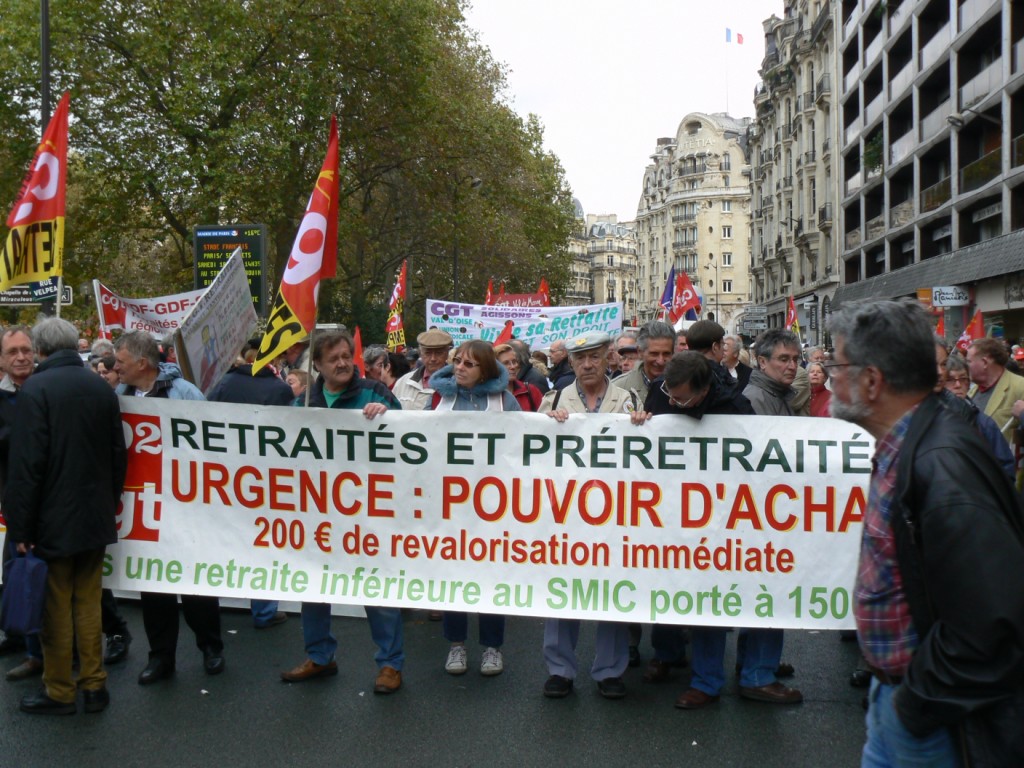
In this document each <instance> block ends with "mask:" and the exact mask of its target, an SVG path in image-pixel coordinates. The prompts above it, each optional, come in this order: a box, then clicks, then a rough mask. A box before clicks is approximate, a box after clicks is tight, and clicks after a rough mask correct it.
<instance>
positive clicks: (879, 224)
mask: <svg viewBox="0 0 1024 768" xmlns="http://www.w3.org/2000/svg"><path fill="white" fill-rule="evenodd" d="M865 229H866V230H867V232H866V235H865V237H864V242H869V241H871V240H874V239H875V238H877V237H881V236H882V235H884V234H885V214H884V213H882V214H879V215H878V216H875V218H873V219H869V220H868V223H867V225H866V227H865Z"/></svg>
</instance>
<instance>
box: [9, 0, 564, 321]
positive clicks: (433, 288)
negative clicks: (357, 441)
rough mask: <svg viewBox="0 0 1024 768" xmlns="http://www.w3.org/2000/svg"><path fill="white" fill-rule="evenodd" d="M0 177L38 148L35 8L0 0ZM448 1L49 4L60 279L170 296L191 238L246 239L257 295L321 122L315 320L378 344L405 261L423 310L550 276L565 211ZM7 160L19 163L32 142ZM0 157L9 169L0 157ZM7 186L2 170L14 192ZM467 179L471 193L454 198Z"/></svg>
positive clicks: (558, 282) (413, 311)
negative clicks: (333, 191)
mask: <svg viewBox="0 0 1024 768" xmlns="http://www.w3.org/2000/svg"><path fill="white" fill-rule="evenodd" d="M5 5H6V6H8V7H9V9H10V13H9V14H6V13H5V19H4V25H3V26H2V28H0V50H3V51H4V53H3V54H0V56H2V57H3V58H2V59H0V63H2V64H8V63H9V64H11V67H10V68H7V67H5V68H4V71H5V73H8V72H9V73H11V77H8V78H7V79H6V80H5V81H4V83H0V103H3V104H4V107H2V109H4V110H5V111H4V112H3V113H0V117H8V118H9V119H6V120H3V122H0V135H2V140H0V147H4V149H2V150H0V173H3V174H4V176H5V178H4V186H3V187H0V190H2V191H5V192H6V191H7V190H9V189H10V188H11V187H12V186H13V187H16V183H14V184H13V185H12V184H11V183H10V182H9V180H8V179H7V178H6V177H7V175H9V173H10V171H11V170H12V169H11V167H10V166H9V165H7V164H10V165H13V164H14V163H15V162H16V158H12V159H10V160H9V159H8V157H7V155H8V154H11V153H13V152H16V151H22V149H23V147H21V146H17V147H16V146H15V144H16V141H17V140H18V138H19V137H21V141H22V143H24V137H25V136H29V135H31V134H32V133H33V131H34V130H35V131H37V130H38V128H37V125H36V126H33V125H32V114H31V111H30V109H29V108H27V107H26V105H34V104H37V103H38V100H37V97H36V93H37V86H36V85H35V84H34V82H33V79H34V78H35V77H36V75H35V69H34V67H33V66H31V64H30V63H31V62H34V61H36V60H37V59H38V54H37V53H36V52H34V51H33V47H34V46H37V45H38V33H37V25H38V17H37V12H38V11H37V8H38V6H37V4H36V2H35V1H34V0H6V3H5ZM463 8H464V2H462V0H176V2H173V3H167V2H163V0H135V1H134V2H131V3H122V2H112V1H110V0H107V1H104V2H96V0H51V25H52V41H53V42H52V55H53V72H54V80H55V83H54V88H53V90H54V92H55V93H59V92H60V91H62V90H64V89H70V90H71V92H72V101H71V112H72V125H71V137H70V151H71V153H72V157H73V165H72V168H71V173H70V174H69V178H70V181H69V193H68V216H67V239H66V249H67V250H66V257H65V260H66V264H65V269H66V271H67V273H68V274H67V279H68V281H69V282H71V283H72V284H80V283H83V282H85V281H86V280H87V279H90V278H92V277H100V278H101V279H105V280H107V281H109V282H110V283H111V285H112V287H114V288H115V289H117V290H119V291H121V292H123V293H125V294H145V293H152V292H154V291H163V292H168V291H176V290H183V289H186V288H188V287H190V282H191V274H192V255H191V237H192V227H193V226H195V225H200V224H225V223H232V222H262V223H266V224H267V227H268V240H269V250H270V256H271V259H270V260H271V264H272V274H271V275H270V280H269V281H268V282H269V283H271V284H275V283H276V276H277V275H280V273H281V269H282V267H283V264H284V262H285V260H286V259H287V257H288V253H289V251H290V248H291V244H292V240H293V239H294V237H295V233H296V231H297V228H298V222H299V219H300V218H301V215H302V212H303V210H304V208H305V205H306V202H307V200H308V198H309V194H310V192H311V190H312V185H313V182H314V180H315V178H316V175H317V172H318V171H319V167H320V164H321V162H322V160H323V155H324V151H325V149H326V141H327V127H328V124H329V120H330V116H331V114H332V113H334V114H337V116H338V127H339V141H340V152H341V166H342V168H341V179H340V180H341V198H340V201H339V202H340V205H339V230H338V231H339V238H338V240H339V254H338V264H339V269H338V278H337V279H335V280H331V281H326V282H325V284H324V286H323V287H322V291H321V318H322V319H325V320H330V321H341V322H346V323H350V324H359V325H361V326H362V328H363V332H364V337H365V338H367V339H368V340H370V341H373V340H379V339H381V338H383V327H384V316H385V313H386V307H385V305H386V303H387V297H388V296H389V294H390V291H391V288H392V285H393V283H394V277H395V274H396V272H397V270H398V269H399V267H400V265H401V262H402V261H403V259H409V261H410V292H411V295H412V300H411V301H410V303H409V305H408V306H409V310H408V311H407V324H408V325H409V326H410V332H415V331H416V330H417V329H418V327H417V324H418V323H421V322H422V309H421V308H422V300H423V299H425V298H427V297H431V298H435V297H436V298H446V297H450V296H452V295H453V292H454V285H453V279H454V275H453V268H454V256H455V254H456V253H458V263H459V295H460V298H462V299H464V300H475V301H481V300H482V296H483V292H484V286H485V285H486V283H487V280H488V278H491V277H497V278H504V279H506V280H508V281H509V283H510V285H511V284H514V285H521V286H522V290H533V288H534V287H535V285H536V283H537V282H538V281H539V279H540V277H542V276H544V277H547V278H548V281H549V282H550V283H551V285H552V289H553V290H554V291H555V292H556V293H557V291H558V289H559V288H560V287H561V286H562V285H565V284H566V282H567V280H568V271H569V257H568V254H567V247H566V242H567V237H568V233H569V231H570V228H571V225H572V206H571V196H570V193H569V190H568V187H567V185H566V182H565V178H564V173H563V171H562V168H561V165H560V164H559V162H558V159H557V158H556V157H554V156H553V155H551V154H550V153H548V152H545V151H544V149H543V146H542V139H543V132H542V128H541V126H540V124H539V122H538V121H537V120H536V119H535V118H531V119H529V120H527V121H524V120H522V119H521V118H519V117H518V116H517V115H516V114H515V113H514V112H513V111H512V110H511V109H510V107H509V106H508V104H507V103H506V101H505V98H504V88H505V79H504V73H503V71H502V69H501V67H500V66H499V65H497V64H496V63H495V62H494V61H493V59H492V58H491V56H490V53H489V52H488V51H487V50H486V49H485V48H483V47H482V46H481V45H480V44H479V42H478V41H477V39H476V37H475V35H474V34H473V33H472V31H470V30H469V29H468V28H467V27H466V22H465V18H464V15H463ZM28 144H29V148H28V149H27V150H25V154H24V155H23V159H22V160H21V163H22V168H23V167H24V163H26V162H27V160H28V158H29V157H30V155H31V145H32V142H31V141H29V142H28ZM8 147H9V148H10V151H9V152H8V151H6V150H7V149H8ZM17 176H18V180H19V181H20V173H18V174H17ZM475 180H479V183H478V184H475V183H474V181H475Z"/></svg>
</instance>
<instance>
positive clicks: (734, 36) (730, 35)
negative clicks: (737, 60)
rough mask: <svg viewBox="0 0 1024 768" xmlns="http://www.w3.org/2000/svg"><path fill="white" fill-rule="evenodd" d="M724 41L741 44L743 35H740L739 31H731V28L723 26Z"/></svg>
mask: <svg viewBox="0 0 1024 768" xmlns="http://www.w3.org/2000/svg"><path fill="white" fill-rule="evenodd" d="M725 42H727V43H732V42H735V43H736V45H743V35H741V34H740V33H739V32H733V31H732V30H731V29H729V28H728V27H726V28H725Z"/></svg>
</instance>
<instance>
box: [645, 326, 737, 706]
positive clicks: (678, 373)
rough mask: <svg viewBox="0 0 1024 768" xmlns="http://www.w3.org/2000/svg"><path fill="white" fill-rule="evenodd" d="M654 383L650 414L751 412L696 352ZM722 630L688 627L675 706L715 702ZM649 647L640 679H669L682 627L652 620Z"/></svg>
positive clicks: (679, 652) (672, 363) (680, 356)
mask: <svg viewBox="0 0 1024 768" xmlns="http://www.w3.org/2000/svg"><path fill="white" fill-rule="evenodd" d="M716 325H717V324H716ZM691 329H692V327H691ZM691 342H692V337H691ZM656 383H657V384H658V386H655V387H652V388H651V393H650V394H649V395H648V396H647V402H646V404H645V405H644V410H645V411H647V412H648V413H650V414H651V415H652V416H661V415H662V414H676V415H685V416H688V417H690V418H693V419H697V420H698V421H699V420H700V419H701V418H703V417H704V416H707V415H711V414H724V415H739V416H752V415H753V414H754V409H753V408H751V407H750V402H749V401H748V400H747V398H745V397H744V396H743V395H742V394H741V393H740V391H739V389H738V388H737V387H736V385H735V384H731V383H730V384H728V385H723V384H722V383H721V382H720V381H719V380H718V377H716V376H715V375H714V372H713V370H712V365H711V360H709V359H708V358H707V357H706V356H705V355H703V354H701V353H700V352H695V351H692V350H691V351H687V352H677V353H676V354H675V355H673V356H672V359H671V360H669V361H668V363H667V364H666V366H665V376H664V378H663V379H661V381H660V383H659V382H656ZM683 421H684V422H685V419H684V420H683ZM683 429H685V425H684V426H683ZM725 635H726V630H725V629H723V628H720V627H693V628H691V629H690V637H691V639H692V641H693V676H692V678H691V681H690V687H689V688H688V689H687V690H685V691H684V692H683V693H682V694H681V695H680V696H679V698H678V699H677V700H676V706H677V707H678V708H679V709H700V708H702V707H704V706H706V705H708V704H713V703H714V702H716V701H718V697H719V694H720V692H721V689H722V686H723V685H724V684H725V666H724V656H725ZM651 646H653V648H654V656H653V658H652V659H651V660H650V662H649V663H648V665H647V670H646V671H645V672H644V682H645V683H664V682H666V681H668V679H669V675H670V673H671V669H672V666H673V665H679V664H680V662H681V661H682V660H683V659H684V658H685V654H686V640H685V638H684V636H683V628H682V627H681V626H679V625H675V624H655V625H654V629H653V630H652V631H651Z"/></svg>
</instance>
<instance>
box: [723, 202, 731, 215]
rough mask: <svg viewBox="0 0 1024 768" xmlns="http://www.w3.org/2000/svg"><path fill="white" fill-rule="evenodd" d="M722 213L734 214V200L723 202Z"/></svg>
mask: <svg viewBox="0 0 1024 768" xmlns="http://www.w3.org/2000/svg"><path fill="white" fill-rule="evenodd" d="M722 213H732V200H723V201H722Z"/></svg>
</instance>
